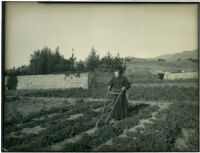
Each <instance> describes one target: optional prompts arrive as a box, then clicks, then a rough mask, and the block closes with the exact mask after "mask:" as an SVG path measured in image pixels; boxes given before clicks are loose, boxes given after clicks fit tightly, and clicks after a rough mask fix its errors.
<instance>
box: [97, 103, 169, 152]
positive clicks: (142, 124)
mask: <svg viewBox="0 0 200 153" xmlns="http://www.w3.org/2000/svg"><path fill="white" fill-rule="evenodd" d="M131 102H132V103H135V104H141V103H143V104H144V103H145V104H150V105H152V106H159V109H158V111H156V112H152V114H151V117H150V118H147V119H141V120H140V121H139V123H138V124H137V125H136V126H133V127H131V128H129V129H125V130H124V131H123V133H122V134H121V135H119V136H118V137H120V138H131V139H137V138H136V137H130V136H128V133H130V132H137V129H143V130H145V127H146V124H153V121H154V120H156V119H157V117H156V115H157V114H158V112H159V111H162V110H163V109H166V108H168V105H170V103H158V102H133V101H131ZM140 132H142V131H140ZM108 145H111V146H112V145H114V143H113V139H111V140H108V141H107V142H105V143H104V144H101V145H100V146H98V147H97V150H98V149H99V150H101V147H104V146H108Z"/></svg>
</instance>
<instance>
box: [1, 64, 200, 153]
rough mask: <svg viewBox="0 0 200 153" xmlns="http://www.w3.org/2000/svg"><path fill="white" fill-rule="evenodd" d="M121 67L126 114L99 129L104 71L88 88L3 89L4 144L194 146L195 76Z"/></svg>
mask: <svg viewBox="0 0 200 153" xmlns="http://www.w3.org/2000/svg"><path fill="white" fill-rule="evenodd" d="M156 62H157V61H156ZM132 64H134V65H137V64H135V63H134V62H133V63H132ZM140 64H141V63H140ZM172 64H173V63H172ZM146 65H149V63H147V64H146ZM151 65H152V67H155V66H158V64H155V65H154V63H151ZM161 66H162V67H167V66H166V65H162V64H161ZM161 66H160V67H161ZM144 67H145V66H144ZM179 67H181V64H180V66H177V67H176V68H177V69H178V68H179ZM190 68H191V67H190V66H187V67H186V69H190ZM174 69H175V68H174ZM127 71H129V74H128V73H125V75H127V77H129V80H130V82H131V88H130V89H129V90H128V92H127V97H128V102H129V116H128V118H126V119H125V120H121V121H118V122H115V123H114V124H113V125H104V126H102V127H100V128H96V127H95V124H96V121H97V120H98V119H99V117H100V113H101V110H102V107H103V102H104V101H105V91H106V86H107V84H108V81H107V80H109V78H110V77H111V75H110V74H107V76H106V77H104V78H100V79H99V80H98V83H97V84H95V86H94V88H90V89H66V90H18V91H14V90H13V91H6V93H5V94H6V97H5V101H4V126H3V127H4V128H3V132H4V133H3V134H4V135H3V136H4V137H3V147H4V149H6V150H8V151H198V149H199V141H198V140H199V136H198V128H199V122H198V120H199V118H198V113H199V112H198V109H199V103H198V80H174V81H161V80H159V79H158V78H154V77H153V75H152V74H151V75H149V76H148V73H146V74H144V73H143V72H141V74H140V76H139V74H138V75H136V73H134V72H131V70H130V68H128V70H127ZM145 72H146V71H145ZM130 73H132V74H130ZM131 75H133V76H135V77H131ZM141 76H143V77H141ZM151 78H154V79H151ZM138 80H139V81H138ZM150 80H151V81H150Z"/></svg>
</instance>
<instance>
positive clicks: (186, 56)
mask: <svg viewBox="0 0 200 153" xmlns="http://www.w3.org/2000/svg"><path fill="white" fill-rule="evenodd" d="M159 58H160V59H165V60H167V61H175V60H177V59H181V60H185V59H189V58H192V59H198V51H197V50H194V51H183V52H181V53H175V54H166V55H161V56H158V57H155V58H154V59H159Z"/></svg>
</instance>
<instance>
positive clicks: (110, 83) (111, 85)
mask: <svg viewBox="0 0 200 153" xmlns="http://www.w3.org/2000/svg"><path fill="white" fill-rule="evenodd" d="M112 87H113V78H112V79H111V80H110V82H109V85H108V90H110V89H112Z"/></svg>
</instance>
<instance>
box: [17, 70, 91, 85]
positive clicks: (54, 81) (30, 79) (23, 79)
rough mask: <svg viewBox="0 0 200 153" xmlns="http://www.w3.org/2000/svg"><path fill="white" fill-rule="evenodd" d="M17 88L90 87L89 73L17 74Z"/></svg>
mask: <svg viewBox="0 0 200 153" xmlns="http://www.w3.org/2000/svg"><path fill="white" fill-rule="evenodd" d="M17 79H18V84H17V89H66V88H83V89H87V88H88V74H87V73H82V74H80V76H77V75H73V74H70V75H64V74H55V75H54V74H52V75H26V76H17Z"/></svg>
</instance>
